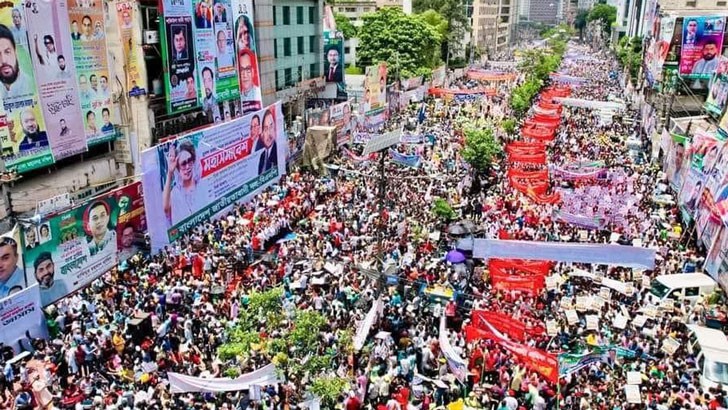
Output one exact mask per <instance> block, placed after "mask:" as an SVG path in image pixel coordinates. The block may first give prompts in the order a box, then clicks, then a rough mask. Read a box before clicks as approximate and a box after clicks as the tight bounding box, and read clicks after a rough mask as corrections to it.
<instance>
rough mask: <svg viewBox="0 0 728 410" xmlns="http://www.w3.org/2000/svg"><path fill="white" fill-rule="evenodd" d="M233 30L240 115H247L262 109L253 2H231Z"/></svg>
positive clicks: (235, 0) (240, 0)
mask: <svg viewBox="0 0 728 410" xmlns="http://www.w3.org/2000/svg"><path fill="white" fill-rule="evenodd" d="M231 2H232V3H231V7H232V16H233V23H234V28H233V29H234V30H235V47H234V48H235V56H236V61H235V64H236V65H237V69H238V76H239V77H238V78H239V80H238V83H239V87H240V100H241V102H242V110H243V111H242V113H243V114H248V113H251V112H254V111H258V110H260V109H262V108H263V98H262V96H261V92H260V86H261V84H260V70H259V67H260V64H259V61H258V53H259V52H260V50H259V49H258V42H257V40H258V38H257V37H256V36H255V26H254V25H253V22H254V21H255V20H254V18H253V17H254V16H253V1H252V0H231Z"/></svg>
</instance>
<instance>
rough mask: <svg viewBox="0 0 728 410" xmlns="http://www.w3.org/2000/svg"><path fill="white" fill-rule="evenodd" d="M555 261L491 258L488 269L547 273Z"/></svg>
mask: <svg viewBox="0 0 728 410" xmlns="http://www.w3.org/2000/svg"><path fill="white" fill-rule="evenodd" d="M552 267H553V263H551V262H549V261H529V260H523V259H489V260H488V269H489V270H493V269H503V270H505V269H510V270H514V271H521V272H526V273H530V274H533V275H547V274H548V273H549V272H550V271H551V268H552Z"/></svg>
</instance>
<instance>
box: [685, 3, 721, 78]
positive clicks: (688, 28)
mask: <svg viewBox="0 0 728 410" xmlns="http://www.w3.org/2000/svg"><path fill="white" fill-rule="evenodd" d="M724 29H725V17H718V16H712V17H685V18H684V20H683V37H682V49H681V51H680V75H683V76H691V77H696V78H710V77H711V76H712V75H713V74H714V73H715V71H716V69H717V68H718V64H719V62H720V58H719V57H720V55H721V50H722V48H723V31H724Z"/></svg>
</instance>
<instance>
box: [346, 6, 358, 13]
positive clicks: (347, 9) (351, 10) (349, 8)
mask: <svg viewBox="0 0 728 410" xmlns="http://www.w3.org/2000/svg"><path fill="white" fill-rule="evenodd" d="M344 11H346V12H347V13H356V7H345V8H344Z"/></svg>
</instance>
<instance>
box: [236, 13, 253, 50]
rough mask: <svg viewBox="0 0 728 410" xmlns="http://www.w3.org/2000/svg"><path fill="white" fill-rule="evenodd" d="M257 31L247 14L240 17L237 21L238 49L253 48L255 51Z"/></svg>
mask: <svg viewBox="0 0 728 410" xmlns="http://www.w3.org/2000/svg"><path fill="white" fill-rule="evenodd" d="M254 33H255V32H254V31H253V24H251V22H250V18H248V16H246V15H242V16H240V17H238V20H237V21H236V22H235V48H236V50H237V51H241V50H251V51H253V52H255V34H254Z"/></svg>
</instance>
